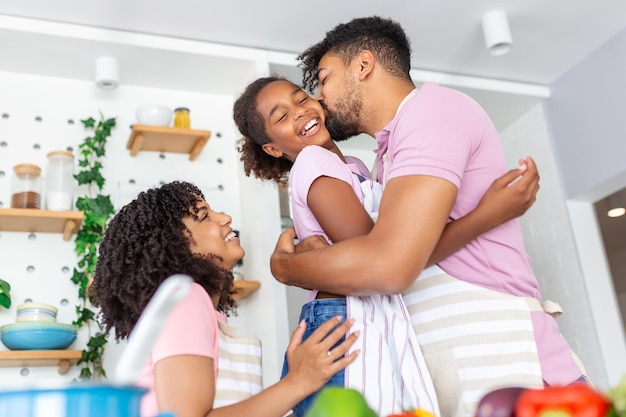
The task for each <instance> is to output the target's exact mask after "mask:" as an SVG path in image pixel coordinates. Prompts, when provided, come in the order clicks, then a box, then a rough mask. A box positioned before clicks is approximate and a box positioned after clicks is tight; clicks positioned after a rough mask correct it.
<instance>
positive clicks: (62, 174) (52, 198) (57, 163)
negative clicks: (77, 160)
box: [44, 151, 76, 210]
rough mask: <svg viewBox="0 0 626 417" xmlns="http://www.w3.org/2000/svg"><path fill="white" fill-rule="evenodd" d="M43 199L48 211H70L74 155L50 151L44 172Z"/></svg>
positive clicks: (73, 181) (73, 182) (66, 152)
mask: <svg viewBox="0 0 626 417" xmlns="http://www.w3.org/2000/svg"><path fill="white" fill-rule="evenodd" d="M45 178H46V179H45V187H44V191H45V197H46V208H47V209H48V210H71V209H72V207H73V203H74V201H73V198H74V184H75V182H76V181H75V180H74V154H72V153H71V152H69V151H52V152H50V153H49V154H48V163H47V164H46V172H45Z"/></svg>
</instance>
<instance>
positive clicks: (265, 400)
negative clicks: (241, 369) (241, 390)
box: [154, 317, 359, 417]
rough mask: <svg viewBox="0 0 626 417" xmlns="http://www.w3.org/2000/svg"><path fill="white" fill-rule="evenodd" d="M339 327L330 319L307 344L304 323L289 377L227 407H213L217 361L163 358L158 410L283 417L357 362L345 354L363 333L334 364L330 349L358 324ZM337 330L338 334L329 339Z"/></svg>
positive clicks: (292, 349) (210, 416)
mask: <svg viewBox="0 0 626 417" xmlns="http://www.w3.org/2000/svg"><path fill="white" fill-rule="evenodd" d="M340 322H341V318H340V317H336V318H333V319H331V320H328V321H327V322H326V323H324V324H323V325H321V326H320V327H319V328H318V329H317V330H316V331H315V332H313V333H312V334H311V336H310V337H309V338H307V340H305V341H304V342H302V335H303V334H304V331H305V328H304V323H301V324H300V325H299V326H298V328H297V329H296V330H295V331H294V333H293V334H292V336H291V341H290V342H289V346H288V347H287V360H288V362H289V373H288V374H287V375H286V376H285V378H283V379H281V380H280V381H279V382H277V383H276V384H274V385H272V386H270V387H268V388H267V389H264V390H263V391H261V392H260V393H259V394H257V395H254V396H252V397H250V398H248V399H246V400H243V401H240V402H238V403H236V404H232V405H229V406H225V407H220V408H213V401H214V399H215V378H214V372H213V359H212V358H209V357H205V356H196V355H180V356H172V357H169V358H166V359H162V360H160V361H159V362H157V363H156V364H155V367H154V378H155V389H156V396H157V401H158V405H159V410H160V411H161V412H166V411H169V412H173V413H175V415H176V417H205V416H206V417H226V416H249V417H281V416H283V415H285V413H287V412H288V411H289V410H290V409H291V408H292V407H293V406H294V405H296V404H297V403H298V402H300V401H301V400H303V399H304V398H306V397H307V396H308V395H309V394H311V393H313V392H315V391H317V390H319V389H320V388H321V387H322V386H323V385H324V384H325V383H326V381H328V380H329V379H330V377H331V376H333V375H334V374H335V373H337V372H338V371H340V370H342V369H344V368H345V367H346V366H348V365H349V364H351V363H352V362H354V360H355V359H356V358H357V356H358V354H359V352H358V351H355V352H352V353H351V354H349V355H346V354H347V352H348V349H349V348H350V347H351V346H352V345H353V344H354V342H355V341H356V338H357V337H358V332H354V333H352V334H351V335H350V336H348V337H347V338H346V340H345V341H344V342H343V343H341V344H340V345H339V346H337V347H335V348H332V357H334V358H340V359H337V360H333V359H332V357H331V356H329V355H328V352H329V349H331V347H332V346H333V345H334V344H335V343H336V342H337V341H339V339H341V338H342V337H343V336H346V333H347V332H348V329H349V328H350V327H351V326H352V323H353V321H352V320H349V321H346V322H344V323H342V324H341V325H339V324H340ZM336 326H337V327H336ZM334 327H336V329H335V330H333V331H332V332H331V333H330V334H329V335H328V336H327V337H324V336H326V335H327V334H328V332H330V331H331V329H333V328H334ZM344 355H346V356H344Z"/></svg>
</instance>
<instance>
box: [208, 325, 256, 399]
mask: <svg viewBox="0 0 626 417" xmlns="http://www.w3.org/2000/svg"><path fill="white" fill-rule="evenodd" d="M218 325H219V337H220V341H219V346H220V352H219V362H218V366H217V382H216V390H215V401H214V402H213V407H214V408H218V407H223V406H225V405H230V404H234V403H237V402H239V401H242V400H245V399H246V398H248V397H251V396H253V395H255V394H258V393H259V392H261V390H262V389H263V371H262V367H261V340H259V339H256V338H252V337H237V336H236V335H235V334H236V328H235V327H234V326H229V325H227V324H225V323H222V322H219V323H218Z"/></svg>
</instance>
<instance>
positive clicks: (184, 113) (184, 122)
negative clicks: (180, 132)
mask: <svg viewBox="0 0 626 417" xmlns="http://www.w3.org/2000/svg"><path fill="white" fill-rule="evenodd" d="M174 126H176V127H184V128H187V129H189V128H190V127H191V122H190V120H189V109H188V108H186V107H178V108H176V109H174Z"/></svg>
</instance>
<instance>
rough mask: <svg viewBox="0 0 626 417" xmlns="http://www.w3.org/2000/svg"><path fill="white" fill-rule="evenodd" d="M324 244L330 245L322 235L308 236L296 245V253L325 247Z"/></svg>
mask: <svg viewBox="0 0 626 417" xmlns="http://www.w3.org/2000/svg"><path fill="white" fill-rule="evenodd" d="M326 246H330V244H329V243H328V241H327V240H326V239H325V238H324V236H319V235H316V236H310V237H307V238H306V239H304V240H303V241H302V242H300V243H298V244H297V245H296V253H300V252H306V251H309V250H315V249H320V248H325V247H326Z"/></svg>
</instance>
